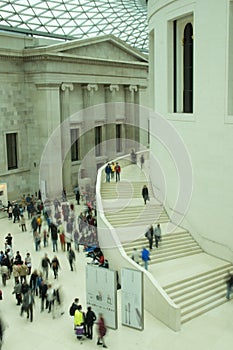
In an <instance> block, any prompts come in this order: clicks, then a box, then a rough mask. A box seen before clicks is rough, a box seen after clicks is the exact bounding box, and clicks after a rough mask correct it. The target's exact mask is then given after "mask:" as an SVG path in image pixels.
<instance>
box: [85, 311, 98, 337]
mask: <svg viewBox="0 0 233 350" xmlns="http://www.w3.org/2000/svg"><path fill="white" fill-rule="evenodd" d="M95 321H96V315H95V313H94V311H92V309H91V307H90V306H88V308H87V313H86V317H85V323H86V330H87V334H86V335H87V338H89V339H92V337H93V324H94V322H95Z"/></svg>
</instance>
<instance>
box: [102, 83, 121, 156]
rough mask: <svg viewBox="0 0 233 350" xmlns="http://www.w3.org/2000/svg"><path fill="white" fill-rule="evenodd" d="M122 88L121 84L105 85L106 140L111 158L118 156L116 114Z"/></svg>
mask: <svg viewBox="0 0 233 350" xmlns="http://www.w3.org/2000/svg"><path fill="white" fill-rule="evenodd" d="M119 90H120V88H119V85H117V84H111V85H108V86H105V101H106V142H107V156H108V158H109V159H113V158H116V115H117V109H116V108H117V107H116V105H115V103H116V102H117V92H118V91H119Z"/></svg>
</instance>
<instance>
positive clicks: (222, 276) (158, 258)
mask: <svg viewBox="0 0 233 350" xmlns="http://www.w3.org/2000/svg"><path fill="white" fill-rule="evenodd" d="M126 165H128V164H126ZM137 168H138V167H137V166H135V165H128V166H126V167H125V168H124V169H123V170H124V178H122V181H121V182H120V183H116V182H115V181H112V182H111V183H105V182H104V177H103V181H102V186H101V196H102V203H103V208H104V212H105V216H106V218H107V220H108V221H109V223H111V225H112V226H113V227H115V228H116V232H119V237H120V234H121V231H122V232H123V233H122V240H121V242H122V246H123V248H124V250H125V252H126V254H127V255H128V256H129V257H131V254H132V251H133V248H137V249H138V251H141V249H142V247H144V246H147V247H148V241H147V239H146V238H145V236H144V233H145V231H146V228H147V227H148V226H149V225H150V224H153V225H155V224H156V223H158V222H159V223H160V224H161V225H163V224H165V225H166V223H168V222H169V217H168V215H167V212H166V210H165V209H164V207H163V206H162V205H160V204H159V203H158V202H157V201H156V200H155V198H153V195H152V194H153V189H152V188H151V185H150V182H149V181H148V179H147V177H146V176H145V174H142V172H140V171H139V170H138V169H137ZM144 184H147V186H148V188H149V193H150V196H151V200H150V202H148V204H146V205H144V203H143V200H142V197H141V190H142V187H143V185H144ZM126 228H127V230H126ZM117 230H118V231H117ZM130 230H131V231H133V234H132V235H131V236H130V234H129V232H130ZM136 230H138V232H140V233H139V234H138V235H136V236H135V235H134V231H136ZM142 232H144V233H142ZM125 235H127V236H126V238H125ZM132 237H133V239H132ZM135 238H136V239H135ZM203 256H205V257H207V258H208V259H210V255H208V254H205V253H204V252H203V250H202V248H201V247H200V246H199V245H198V243H197V242H196V241H195V240H194V238H193V237H192V235H191V234H190V233H189V232H187V231H185V230H183V229H181V228H180V229H179V228H178V229H177V232H175V233H167V234H163V230H162V242H161V243H160V244H159V248H158V249H157V248H155V247H153V249H152V251H151V256H150V257H151V260H150V268H149V270H150V272H151V273H152V274H153V275H154V276H155V278H156V279H157V281H158V282H159V283H160V280H159V279H158V271H160V270H162V271H163V274H162V275H163V276H166V275H167V276H168V277H169V276H170V277H171V278H170V281H169V280H168V281H167V283H160V284H161V286H162V288H163V289H164V291H165V292H166V293H167V294H168V296H169V297H170V298H171V299H172V300H173V301H174V303H175V304H176V305H177V306H179V307H180V309H181V323H185V322H187V321H189V320H191V319H193V318H194V317H197V316H199V315H201V314H203V313H205V312H207V311H209V310H211V309H213V308H215V307H217V306H219V305H221V304H223V303H224V302H226V301H227V299H226V297H225V296H226V279H227V275H228V273H229V272H233V266H232V264H230V263H228V262H226V261H224V260H221V259H218V258H214V257H211V259H213V260H214V262H213V266H212V265H211V264H210V266H209V265H208V264H207V265H206V264H205V262H203V264H202V259H203ZM185 259H188V260H189V263H188V264H187V263H186V260H185ZM195 259H196V264H197V262H198V263H200V264H202V266H201V268H200V271H199V270H198V269H196V270H195V272H194V273H193V274H192V275H190V276H189V272H191V271H192V268H193V261H192V260H195ZM215 261H217V262H215ZM219 265H220V266H219ZM175 266H176V268H174V267H175ZM172 268H173V270H172ZM171 271H172V272H171ZM174 276H175V277H176V280H175V281H174ZM187 276H188V277H187Z"/></svg>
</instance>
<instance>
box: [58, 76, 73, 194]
mask: <svg viewBox="0 0 233 350" xmlns="http://www.w3.org/2000/svg"><path fill="white" fill-rule="evenodd" d="M73 90H74V86H73V84H72V83H62V84H61V130H62V137H61V142H62V160H63V167H62V177H63V188H65V189H66V191H67V193H68V192H71V191H72V186H71V185H72V184H71V156H70V149H71V143H70V122H69V117H70V92H71V91H73Z"/></svg>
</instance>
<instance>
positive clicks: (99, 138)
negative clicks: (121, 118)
mask: <svg viewBox="0 0 233 350" xmlns="http://www.w3.org/2000/svg"><path fill="white" fill-rule="evenodd" d="M101 143H102V126H96V127H95V155H96V157H99V156H101Z"/></svg>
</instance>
